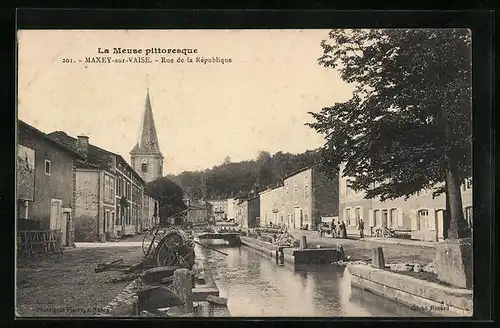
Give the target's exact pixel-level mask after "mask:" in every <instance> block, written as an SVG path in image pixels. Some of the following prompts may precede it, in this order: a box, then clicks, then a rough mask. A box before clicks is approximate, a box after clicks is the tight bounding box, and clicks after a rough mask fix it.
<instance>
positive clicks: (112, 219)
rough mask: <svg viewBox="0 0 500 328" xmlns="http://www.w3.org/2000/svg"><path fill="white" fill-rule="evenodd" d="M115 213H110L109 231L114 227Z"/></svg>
mask: <svg viewBox="0 0 500 328" xmlns="http://www.w3.org/2000/svg"><path fill="white" fill-rule="evenodd" d="M115 224H116V223H115V212H111V229H113V227H114V226H115Z"/></svg>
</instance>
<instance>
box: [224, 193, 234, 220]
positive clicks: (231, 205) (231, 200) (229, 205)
mask: <svg viewBox="0 0 500 328" xmlns="http://www.w3.org/2000/svg"><path fill="white" fill-rule="evenodd" d="M226 203H227V205H226V206H227V219H228V220H235V216H236V214H235V203H236V202H235V200H234V198H228V199H227V200H226Z"/></svg>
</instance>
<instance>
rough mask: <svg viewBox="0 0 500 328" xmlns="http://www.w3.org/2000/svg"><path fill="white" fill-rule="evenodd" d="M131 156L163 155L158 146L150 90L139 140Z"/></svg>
mask: <svg viewBox="0 0 500 328" xmlns="http://www.w3.org/2000/svg"><path fill="white" fill-rule="evenodd" d="M130 154H131V155H138V154H141V155H162V153H161V151H160V145H159V144H158V136H157V135H156V127H155V121H154V119H153V109H152V108H151V100H150V98H149V88H148V91H147V96H146V107H145V108H144V113H143V114H142V120H141V130H140V132H139V140H138V142H137V144H136V145H135V147H134V148H133V149H132V151H130ZM162 157H163V155H162Z"/></svg>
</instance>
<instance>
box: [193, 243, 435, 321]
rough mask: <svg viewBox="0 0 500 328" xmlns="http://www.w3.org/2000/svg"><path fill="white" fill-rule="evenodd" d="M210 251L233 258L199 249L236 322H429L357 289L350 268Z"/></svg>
mask: <svg viewBox="0 0 500 328" xmlns="http://www.w3.org/2000/svg"><path fill="white" fill-rule="evenodd" d="M204 243H205V241H204ZM210 246H211V247H214V248H217V249H218V250H221V251H223V252H225V253H227V254H228V255H227V256H225V255H223V254H219V253H217V252H215V251H212V250H209V249H207V248H204V247H200V246H196V254H197V256H198V257H203V258H205V263H206V265H207V267H208V268H209V269H210V272H211V273H212V275H213V277H214V279H215V281H216V283H217V286H218V287H219V289H220V294H221V296H222V297H227V298H228V306H229V310H230V311H231V314H232V315H233V316H271V317H277V316H292V317H297V316H298V317H310V316H322V317H328V316H330V317H331V316H356V317H358V316H361V317H362V316H386V317H395V316H413V317H415V316H426V315H425V314H422V313H418V312H415V311H412V310H411V309H410V308H408V307H406V306H403V305H401V304H399V303H396V302H393V301H390V300H387V299H385V298H383V297H380V296H378V295H375V294H372V293H370V292H367V291H364V290H360V289H358V288H351V286H350V277H349V273H348V270H345V269H344V268H338V267H334V266H324V265H315V266H306V267H304V266H294V265H292V264H288V263H285V264H284V265H276V262H275V260H274V259H272V258H271V257H269V256H265V255H263V254H262V253H260V252H258V251H254V250H252V249H249V248H246V247H240V248H234V247H229V246H228V245H226V244H223V243H221V242H216V241H212V242H210Z"/></svg>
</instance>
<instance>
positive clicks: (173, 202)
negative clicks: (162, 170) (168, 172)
mask: <svg viewBox="0 0 500 328" xmlns="http://www.w3.org/2000/svg"><path fill="white" fill-rule="evenodd" d="M144 193H146V194H147V195H149V196H151V197H153V198H154V199H156V200H158V202H159V205H160V206H159V215H160V218H162V219H166V218H168V217H169V216H171V215H173V214H175V213H178V212H180V211H183V210H184V209H186V205H185V204H184V201H183V195H184V193H183V191H182V189H181V187H179V185H178V184H176V183H175V182H173V181H172V180H169V179H167V178H159V179H156V180H154V181H151V182H149V183H148V184H147V185H146V187H145V188H144Z"/></svg>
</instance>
